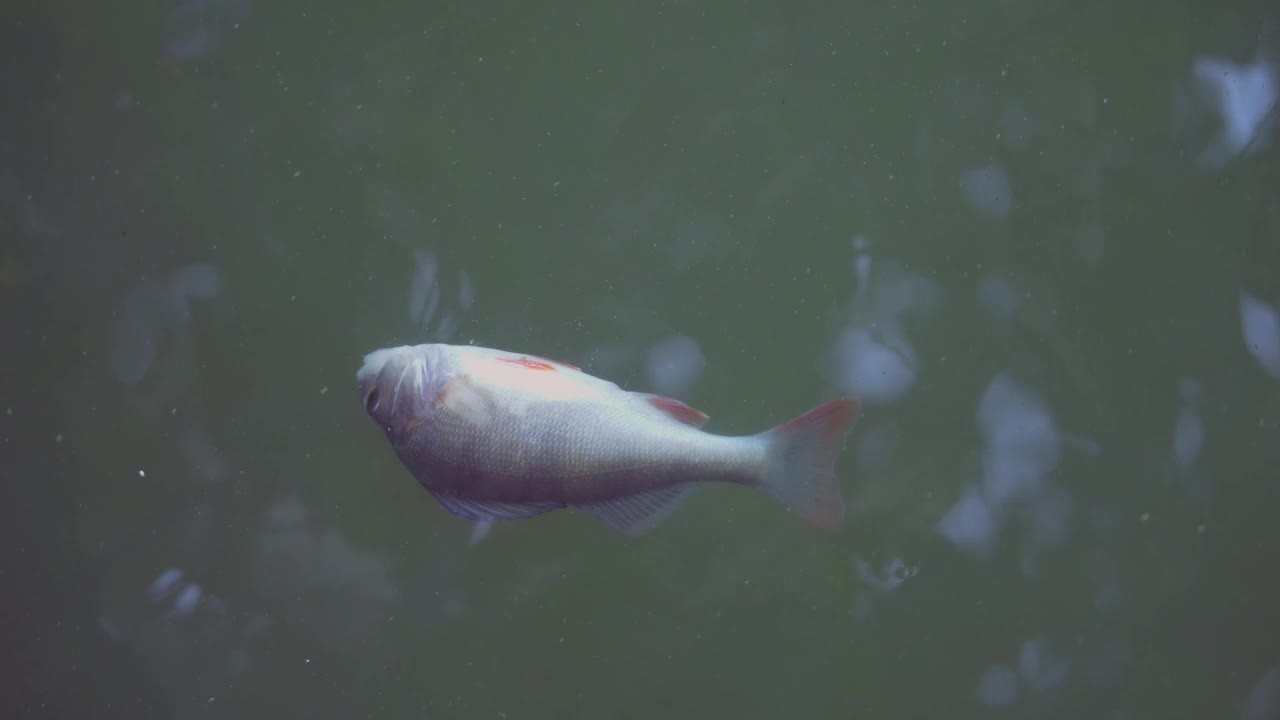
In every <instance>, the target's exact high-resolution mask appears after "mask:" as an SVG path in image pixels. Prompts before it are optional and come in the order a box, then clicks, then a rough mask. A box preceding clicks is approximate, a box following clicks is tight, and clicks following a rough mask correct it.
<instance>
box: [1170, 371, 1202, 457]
mask: <svg viewBox="0 0 1280 720" xmlns="http://www.w3.org/2000/svg"><path fill="white" fill-rule="evenodd" d="M1178 389H1179V391H1180V393H1181V395H1182V402H1183V405H1182V410H1180V411H1179V412H1178V419H1177V421H1176V422H1175V423H1174V425H1173V464H1174V467H1176V468H1177V469H1178V470H1181V471H1183V472H1186V471H1187V470H1190V469H1191V466H1192V465H1193V464H1195V461H1196V459H1197V458H1198V457H1200V450H1201V448H1203V447H1204V420H1202V419H1201V418H1200V410H1199V408H1198V402H1197V401H1198V399H1199V396H1200V389H1199V384H1198V383H1196V381H1195V380H1192V379H1191V378H1182V379H1181V380H1179V381H1178Z"/></svg>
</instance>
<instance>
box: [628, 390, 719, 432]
mask: <svg viewBox="0 0 1280 720" xmlns="http://www.w3.org/2000/svg"><path fill="white" fill-rule="evenodd" d="M636 394H637V395H639V396H640V397H642V398H644V401H645V402H647V403H649V404H650V405H652V406H653V407H655V408H657V409H658V410H661V411H662V412H663V413H664V414H665V415H666V416H667V417H669V418H671V419H672V420H675V421H677V422H681V423H684V424H685V425H690V426H692V427H696V428H700V427H702V426H703V425H706V424H707V420H708V419H709V416H708V415H707V414H706V413H704V412H702V411H701V410H698V409H697V408H692V407H689V406H688V405H685V404H684V403H682V402H680V401H679V400H676V399H675V398H669V397H663V396H661V395H650V394H648V393H636Z"/></svg>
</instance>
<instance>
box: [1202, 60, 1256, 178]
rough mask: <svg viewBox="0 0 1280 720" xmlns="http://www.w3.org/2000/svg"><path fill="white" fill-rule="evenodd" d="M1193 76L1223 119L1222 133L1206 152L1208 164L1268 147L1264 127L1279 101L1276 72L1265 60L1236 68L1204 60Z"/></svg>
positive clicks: (1230, 63) (1238, 65) (1227, 62)
mask: <svg viewBox="0 0 1280 720" xmlns="http://www.w3.org/2000/svg"><path fill="white" fill-rule="evenodd" d="M1192 73H1193V74H1194V75H1195V78H1196V80H1197V81H1199V82H1200V84H1201V85H1202V86H1203V87H1204V88H1205V89H1206V90H1207V91H1208V92H1209V94H1210V96H1211V98H1212V101H1213V103H1214V109H1215V110H1217V111H1218V114H1219V115H1220V116H1221V118H1222V133H1221V135H1220V136H1219V138H1218V139H1217V140H1216V141H1215V143H1214V144H1213V145H1212V146H1210V148H1209V149H1208V150H1207V151H1206V155H1205V159H1206V161H1208V162H1209V163H1211V164H1215V165H1217V164H1221V163H1222V162H1224V161H1226V160H1227V159H1228V158H1229V157H1230V156H1232V155H1238V154H1240V153H1242V152H1245V151H1251V152H1256V151H1257V150H1260V149H1262V148H1263V147H1265V146H1266V144H1267V138H1266V137H1265V131H1266V129H1267V128H1266V127H1264V126H1265V123H1266V122H1267V118H1268V116H1269V114H1270V113H1271V112H1272V110H1273V109H1274V107H1275V105H1276V99H1277V83H1276V73H1275V69H1274V68H1272V67H1271V65H1270V64H1269V63H1267V62H1265V61H1263V60H1259V61H1257V62H1254V63H1241V64H1236V63H1233V62H1230V61H1228V60H1221V59H1218V58H1211V57H1200V58H1197V59H1196V61H1195V64H1194V65H1193V66H1192Z"/></svg>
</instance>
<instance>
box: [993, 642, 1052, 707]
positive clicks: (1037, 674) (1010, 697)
mask: <svg viewBox="0 0 1280 720" xmlns="http://www.w3.org/2000/svg"><path fill="white" fill-rule="evenodd" d="M1069 670H1070V663H1069V662H1068V661H1067V660H1066V659H1064V658H1062V657H1061V656H1060V655H1059V654H1058V653H1056V652H1055V651H1054V650H1053V647H1052V645H1051V644H1050V642H1049V640H1048V638H1045V637H1043V636H1040V637H1034V638H1029V639H1027V640H1025V641H1023V643H1022V647H1021V648H1019V650H1018V662H1017V667H1016V668H1015V667H1014V666H1013V665H1012V664H1011V663H997V664H995V665H992V666H991V667H989V668H987V670H986V671H984V672H983V673H982V675H981V676H979V677H978V683H977V687H976V688H975V690H974V694H975V695H976V697H977V699H978V702H980V703H982V704H983V705H986V706H988V707H994V708H1003V707H1008V706H1010V705H1012V704H1013V703H1014V702H1015V701H1016V700H1017V699H1018V694H1019V692H1020V691H1021V690H1025V691H1027V692H1044V691H1046V690H1051V689H1053V688H1056V687H1059V686H1060V685H1062V684H1063V683H1064V682H1066V680H1067V676H1068V674H1069V672H1068V671H1069Z"/></svg>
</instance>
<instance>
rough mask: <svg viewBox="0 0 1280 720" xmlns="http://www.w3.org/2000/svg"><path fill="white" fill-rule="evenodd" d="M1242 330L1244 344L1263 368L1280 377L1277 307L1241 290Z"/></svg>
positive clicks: (1279, 322)
mask: <svg viewBox="0 0 1280 720" xmlns="http://www.w3.org/2000/svg"><path fill="white" fill-rule="evenodd" d="M1240 330H1241V332H1242V333H1243V334H1244V346H1245V347H1246V348H1248V349H1249V353H1250V354H1251V355H1253V357H1254V359H1255V360H1257V361H1258V364H1259V365H1261V366H1262V369H1263V370H1266V371H1267V372H1268V373H1270V374H1271V377H1274V378H1280V314H1278V313H1276V309H1275V307H1274V306H1272V305H1271V304H1270V303H1267V302H1263V301H1262V300H1261V299H1260V298H1258V297H1257V296H1255V295H1253V294H1251V293H1248V292H1241V293H1240Z"/></svg>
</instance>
